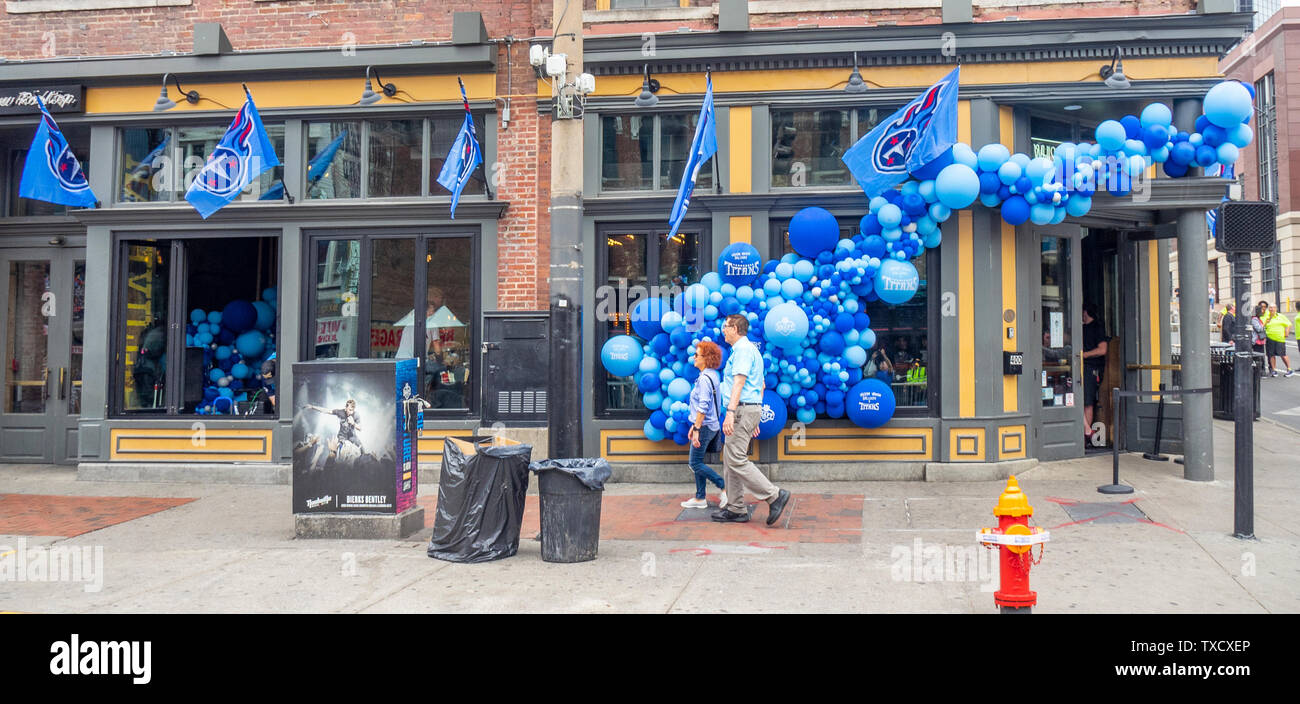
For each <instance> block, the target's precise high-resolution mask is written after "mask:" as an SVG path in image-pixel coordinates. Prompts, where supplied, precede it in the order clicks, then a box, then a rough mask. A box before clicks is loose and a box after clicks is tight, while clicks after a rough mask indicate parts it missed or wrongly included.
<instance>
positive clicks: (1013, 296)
mask: <svg viewBox="0 0 1300 704" xmlns="http://www.w3.org/2000/svg"><path fill="white" fill-rule="evenodd" d="M999 222H1001V223H1002V311H1003V312H1004V313H1005V312H1006V311H1008V310H1010V311H1012V312H1013V313H1015V316H1016V317H1015V319H1014V320H1013V321H1012V322H1010V323H1008V322H1006V320H1005V319H1003V322H1002V350H1003V351H1004V352H1015V351H1016V345H1017V344H1018V342H1019V339H1018V338H1008V337H1007V331H1008V330H1010V329H1019V325H1020V311H1019V310H1017V308H1016V300H1017V293H1018V292H1017V290H1016V226H1015V225H1012V224H1010V223H1008V222H1006V221H1005V220H1002V219H1001V218H999ZM1019 409H1020V377H1018V376H1015V375H1014V374H1004V375H1003V376H1002V411H1003V412H1004V413H1015V412H1016V411H1018V410H1019ZM999 447H1001V445H999Z"/></svg>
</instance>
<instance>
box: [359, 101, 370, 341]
mask: <svg viewBox="0 0 1300 704" xmlns="http://www.w3.org/2000/svg"><path fill="white" fill-rule="evenodd" d="M360 174H361V175H360V178H361V183H360V184H358V186H359V188H360V192H361V197H362V198H369V197H370V121H369V120H362V121H361V169H360ZM368 344H369V343H367V345H368Z"/></svg>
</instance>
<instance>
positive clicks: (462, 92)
mask: <svg viewBox="0 0 1300 704" xmlns="http://www.w3.org/2000/svg"><path fill="white" fill-rule="evenodd" d="M456 82H457V83H459V84H460V102H461V104H462V105H464V106H465V114H467V115H469V116H470V117H469V119H470V123H469V124H470V128H471V129H474V128H473V125H474V113H473V112H471V111H470V109H469V97H468V96H467V95H466V94H465V81H463V80H461V77H460V76H456ZM474 131H475V132H476V133H477V132H478V130H474ZM474 138H475V139H478V135H477V134H475V135H474ZM479 167H480V168H481V169H482V170H483V177H482V178H483V190H484V191H486V192H487V197H488V200H496V196H495V195H494V194H493V193H492V184H490V183H488V178H487V159H484V160H483V163H482V164H479Z"/></svg>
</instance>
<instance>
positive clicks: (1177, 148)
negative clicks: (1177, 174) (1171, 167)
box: [1169, 142, 1196, 167]
mask: <svg viewBox="0 0 1300 704" xmlns="http://www.w3.org/2000/svg"><path fill="white" fill-rule="evenodd" d="M1195 160H1196V147H1195V146H1193V145H1192V144H1191V143H1190V142H1175V143H1174V147H1173V149H1170V150H1169V161H1172V162H1173V163H1175V164H1177V165H1178V166H1184V167H1185V166H1187V165H1188V164H1190V163H1192V162H1193V161H1195Z"/></svg>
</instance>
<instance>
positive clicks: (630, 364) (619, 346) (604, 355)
mask: <svg viewBox="0 0 1300 704" xmlns="http://www.w3.org/2000/svg"><path fill="white" fill-rule="evenodd" d="M245 334H247V333H245ZM240 339H241V340H242V339H243V337H242V336H241V337H240ZM240 354H243V350H242V349H241V350H240ZM644 355H645V353H644V352H643V351H642V349H641V343H640V342H637V340H636V338H635V337H632V336H631V335H616V336H614V337H611V338H609V339H608V340H606V341H605V344H604V345H603V346H602V347H601V348H600V361H601V364H603V365H604V366H605V371H608V372H609V373H610V374H613V375H614V376H632V375H633V374H635V373H636V372H637V371H638V370H639V369H640V366H641V359H642V358H643V357H644ZM251 356H252V357H256V356H257V355H251ZM244 357H245V358H248V357H250V355H244Z"/></svg>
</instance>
